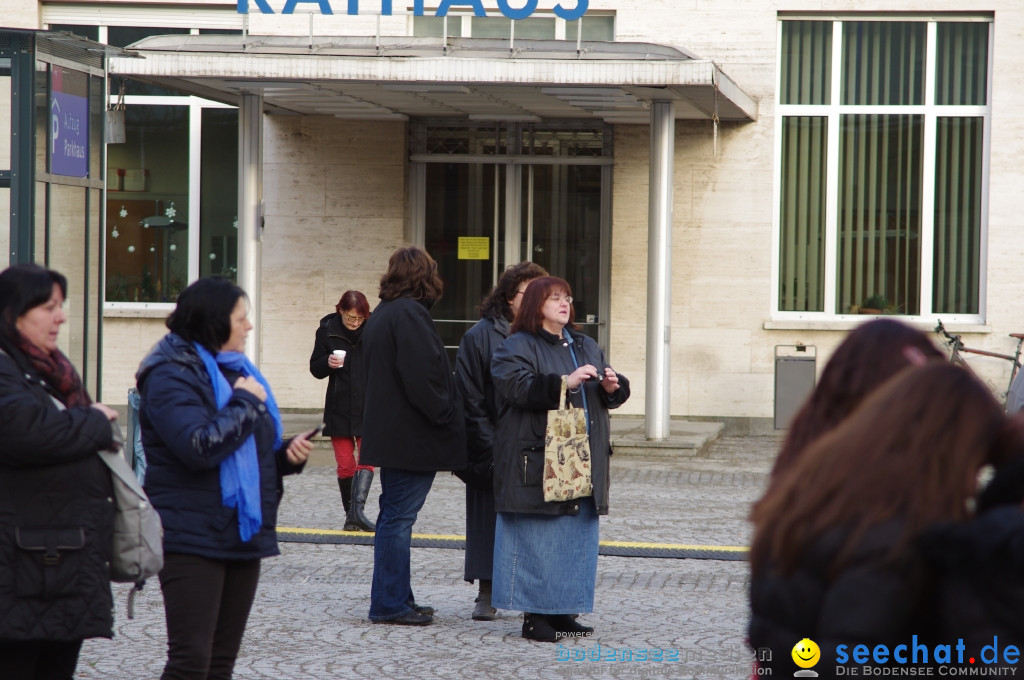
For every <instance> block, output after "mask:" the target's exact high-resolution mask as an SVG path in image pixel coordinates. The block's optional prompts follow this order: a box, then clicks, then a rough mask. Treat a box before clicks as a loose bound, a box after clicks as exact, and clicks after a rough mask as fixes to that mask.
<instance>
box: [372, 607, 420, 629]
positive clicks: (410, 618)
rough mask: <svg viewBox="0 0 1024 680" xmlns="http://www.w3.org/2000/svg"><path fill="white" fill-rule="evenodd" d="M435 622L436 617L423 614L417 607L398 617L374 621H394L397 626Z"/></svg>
mask: <svg viewBox="0 0 1024 680" xmlns="http://www.w3.org/2000/svg"><path fill="white" fill-rule="evenodd" d="M433 622H434V617H433V616H430V615H429V614H421V613H419V612H418V611H416V610H415V609H414V610H412V611H411V612H409V613H408V614H404V615H402V616H399V617H398V618H397V619H386V620H384V621H374V623H392V624H394V625H396V626H427V625H430V624H431V623H433Z"/></svg>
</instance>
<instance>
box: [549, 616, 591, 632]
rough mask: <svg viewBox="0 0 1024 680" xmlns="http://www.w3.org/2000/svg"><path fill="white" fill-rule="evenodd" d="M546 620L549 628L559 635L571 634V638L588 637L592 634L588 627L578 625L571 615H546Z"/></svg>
mask: <svg viewBox="0 0 1024 680" xmlns="http://www.w3.org/2000/svg"><path fill="white" fill-rule="evenodd" d="M547 618H548V621H549V622H550V623H551V626H552V627H553V628H554V629H555V630H556V631H558V632H559V633H571V634H572V635H573V637H575V636H583V637H589V636H590V635H592V634H593V632H594V629H593V628H591V627H590V626H584V625H583V624H581V623H578V622H577V621H576V618H575V617H574V616H573V615H572V614H548V615H547Z"/></svg>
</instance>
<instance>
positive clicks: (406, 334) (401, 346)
mask: <svg viewBox="0 0 1024 680" xmlns="http://www.w3.org/2000/svg"><path fill="white" fill-rule="evenodd" d="M442 289H443V284H442V283H441V277H440V276H438V274H437V263H436V262H434V260H433V258H431V257H430V255H428V254H427V253H426V252H425V251H423V250H421V249H420V248H416V247H406V248H399V249H398V250H396V251H395V252H394V253H392V255H391V259H390V260H389V262H388V270H387V272H386V273H385V274H384V276H382V277H381V280H380V299H381V303H380V304H379V305H377V308H376V309H375V310H374V311H373V316H372V317H371V318H370V320H369V321H368V322H367V323H366V330H365V331H364V332H363V342H364V353H365V357H366V403H365V408H366V410H365V413H364V416H363V442H362V457H361V460H362V462H363V463H364V464H366V465H376V466H377V467H379V468H380V490H381V494H380V514H379V515H378V517H377V532H376V535H375V536H374V540H373V585H372V588H371V591H370V620H371V621H375V622H379V623H394V624H399V625H414V626H424V625H427V624H429V623H432V622H433V620H434V618H433V614H434V610H433V609H432V608H431V607H425V606H420V605H418V604H416V599H415V598H414V597H413V592H412V586H411V584H410V544H411V542H412V527H413V524H414V523H415V522H416V516H417V515H418V514H419V511H420V508H422V507H423V503H424V501H426V498H427V494H428V493H429V492H430V486H431V485H432V484H433V481H434V475H435V473H437V472H438V471H441V470H461V469H463V468H465V467H466V445H465V434H464V425H463V421H462V408H461V405H460V403H459V399H458V394H457V392H456V387H455V378H454V376H453V375H452V369H451V365H450V364H449V362H448V354H447V353H446V351H445V348H444V342H442V340H441V336H440V334H439V333H438V332H437V327H436V326H435V325H434V320H433V319H432V318H431V317H430V308H431V307H432V306H433V304H434V302H436V301H437V300H438V299H439V298H440V297H441V291H442Z"/></svg>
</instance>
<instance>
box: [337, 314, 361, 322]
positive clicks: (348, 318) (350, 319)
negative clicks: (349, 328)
mask: <svg viewBox="0 0 1024 680" xmlns="http://www.w3.org/2000/svg"><path fill="white" fill-rule="evenodd" d="M342 316H343V317H344V318H345V321H348V322H349V323H362V322H364V321H366V319H365V318H363V317H361V316H354V315H352V314H342Z"/></svg>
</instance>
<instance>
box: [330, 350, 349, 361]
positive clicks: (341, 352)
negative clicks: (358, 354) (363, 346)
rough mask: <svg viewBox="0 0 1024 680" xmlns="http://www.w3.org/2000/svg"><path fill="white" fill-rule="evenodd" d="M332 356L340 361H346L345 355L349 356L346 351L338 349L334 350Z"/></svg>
mask: <svg viewBox="0 0 1024 680" xmlns="http://www.w3.org/2000/svg"><path fill="white" fill-rule="evenodd" d="M332 354H333V355H334V356H336V357H338V358H339V359H342V360H344V359H345V354H347V352H345V350H343V349H336V350H334V351H333V352H332Z"/></svg>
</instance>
